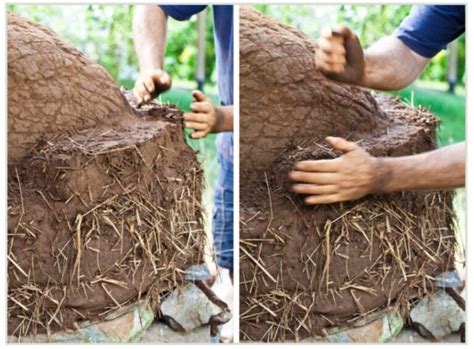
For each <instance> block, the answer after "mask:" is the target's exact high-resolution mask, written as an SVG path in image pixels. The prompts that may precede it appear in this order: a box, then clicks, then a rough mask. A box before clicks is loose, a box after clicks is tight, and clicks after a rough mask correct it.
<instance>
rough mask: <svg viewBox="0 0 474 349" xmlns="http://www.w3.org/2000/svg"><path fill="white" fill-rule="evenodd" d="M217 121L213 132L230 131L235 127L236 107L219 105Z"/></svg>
mask: <svg viewBox="0 0 474 349" xmlns="http://www.w3.org/2000/svg"><path fill="white" fill-rule="evenodd" d="M216 111H217V115H218V116H217V122H216V126H215V127H214V130H213V132H215V133H219V132H230V131H232V130H233V129H234V107H233V106H231V105H228V106H223V107H217V108H216Z"/></svg>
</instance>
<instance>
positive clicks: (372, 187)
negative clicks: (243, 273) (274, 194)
mask: <svg viewBox="0 0 474 349" xmlns="http://www.w3.org/2000/svg"><path fill="white" fill-rule="evenodd" d="M327 142H328V143H329V144H330V145H331V146H332V147H333V148H334V149H336V150H339V151H341V152H342V153H343V155H342V156H340V157H338V158H336V159H332V160H316V161H301V162H299V163H297V164H296V165H295V170H294V171H292V172H291V173H290V174H289V178H290V179H291V180H292V181H294V182H296V184H294V185H293V190H294V191H295V192H296V193H300V194H306V195H308V196H307V197H306V198H305V202H306V203H307V204H310V205H315V204H329V203H334V202H339V201H349V200H355V199H358V198H360V197H363V196H365V195H367V194H371V193H390V192H397V191H403V190H443V189H453V188H458V187H462V186H464V183H465V155H466V146H465V142H462V143H458V144H453V145H450V146H447V147H444V148H440V149H437V150H433V151H430V152H426V153H422V154H417V155H411V156H404V157H394V158H389V157H386V158H383V157H382V158H376V157H373V156H371V155H370V154H368V153H367V152H366V151H365V150H363V149H362V148H361V147H360V146H359V145H357V144H356V143H353V142H348V141H346V140H345V139H343V138H337V137H328V138H327Z"/></svg>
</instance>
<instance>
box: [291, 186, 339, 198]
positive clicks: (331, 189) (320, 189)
mask: <svg viewBox="0 0 474 349" xmlns="http://www.w3.org/2000/svg"><path fill="white" fill-rule="evenodd" d="M337 188H338V187H337V186H335V185H314V184H301V183H299V184H295V185H293V187H292V189H293V191H294V192H295V193H298V194H307V195H323V194H324V195H328V194H333V193H336V192H337Z"/></svg>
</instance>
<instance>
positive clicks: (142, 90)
mask: <svg viewBox="0 0 474 349" xmlns="http://www.w3.org/2000/svg"><path fill="white" fill-rule="evenodd" d="M170 87H171V77H170V76H169V75H168V73H167V72H165V71H164V70H161V69H154V70H150V71H147V72H145V73H143V74H142V75H141V76H140V78H139V79H138V80H137V81H136V82H135V87H134V88H133V95H134V96H135V99H136V100H137V106H138V107H140V106H141V105H142V104H143V103H148V102H150V101H151V100H152V99H153V98H155V97H157V96H158V95H159V94H160V93H162V92H164V91H166V90H168V89H169V88H170Z"/></svg>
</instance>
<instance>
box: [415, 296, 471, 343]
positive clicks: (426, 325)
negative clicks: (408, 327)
mask: <svg viewBox="0 0 474 349" xmlns="http://www.w3.org/2000/svg"><path fill="white" fill-rule="evenodd" d="M410 319H411V322H412V324H413V326H414V327H415V329H416V330H417V331H418V332H419V333H420V334H421V335H422V336H423V337H427V338H430V339H435V340H439V339H441V338H443V337H445V336H446V335H448V334H449V333H452V332H455V331H458V330H459V329H460V327H461V325H462V324H463V323H464V322H465V312H464V311H463V310H462V309H461V307H460V306H459V305H458V304H457V303H456V301H455V300H454V299H453V298H452V297H451V296H450V295H449V294H447V293H446V291H444V290H439V291H437V292H436V293H434V294H433V295H431V296H426V297H425V298H423V299H422V300H421V301H420V302H419V303H418V304H417V305H416V306H415V307H414V308H413V309H412V310H411V312H410Z"/></svg>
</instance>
